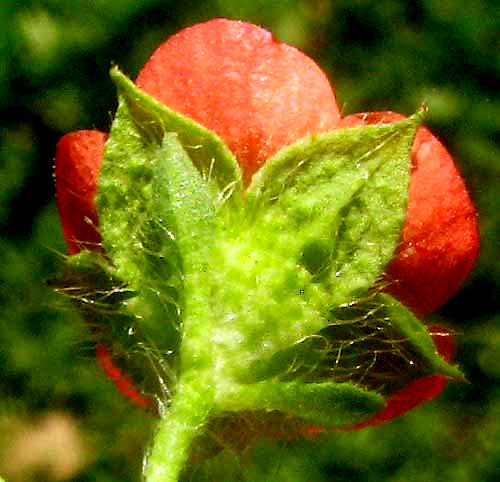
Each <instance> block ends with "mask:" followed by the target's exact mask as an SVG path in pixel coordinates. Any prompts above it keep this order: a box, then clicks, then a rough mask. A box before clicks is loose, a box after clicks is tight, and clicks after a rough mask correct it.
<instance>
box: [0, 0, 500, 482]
mask: <svg viewBox="0 0 500 482" xmlns="http://www.w3.org/2000/svg"><path fill="white" fill-rule="evenodd" d="M217 16H225V17H231V18H238V19H242V20H248V21H251V22H254V23H258V24H261V25H263V26H265V27H267V28H268V29H270V30H272V31H273V32H274V33H275V35H276V37H277V38H278V39H279V40H282V41H286V42H289V43H292V44H294V45H296V46H297V47H299V48H300V49H302V50H303V51H305V52H306V53H308V54H309V55H310V56H311V57H313V58H314V59H315V60H316V61H317V62H318V63H319V64H320V65H321V66H322V68H323V69H324V70H325V71H326V72H327V74H328V76H329V77H330V79H331V80H332V82H333V83H334V85H335V88H336V92H337V97H338V100H339V104H340V105H341V107H342V110H343V112H344V113H345V114H348V113H353V112H358V111H366V110H382V109H384V110H385V109H391V110H395V111H400V112H403V113H411V112H413V111H415V110H416V109H417V108H418V107H419V105H420V104H421V103H422V102H426V103H427V105H428V106H429V111H430V112H429V117H428V121H427V124H428V125H429V126H430V127H431V129H432V130H433V131H434V132H435V133H436V134H437V135H438V136H439V137H440V138H441V139H442V140H443V141H444V143H445V144H446V145H447V146H448V147H449V149H450V150H451V151H452V152H453V154H454V157H455V158H456V161H457V163H458V165H459V166H460V168H461V170H462V172H463V173H464V176H465V177H466V179H467V183H468V185H469V187H470V191H471V195H472V196H473V198H474V200H475V202H476V204H477V206H478V209H479V212H480V222H481V231H482V233H481V234H482V250H481V256H480V259H479V261H478V263H477V266H476V268H475V270H474V272H473V274H472V276H471V277H470V279H469V281H468V282H467V284H466V285H465V286H464V288H463V289H462V290H461V292H460V293H459V294H458V295H457V296H455V297H454V298H453V299H452V300H451V301H450V302H449V303H448V304H447V305H446V306H444V307H443V308H442V309H441V310H440V311H439V313H436V314H435V315H433V317H432V319H430V320H429V321H430V322H439V323H444V324H445V325H446V326H449V327H451V328H452V329H454V330H456V332H457V333H458V337H457V343H458V348H457V360H458V362H459V363H460V364H461V365H462V367H463V369H464V371H465V373H466V374H467V376H468V378H469V380H470V384H452V385H450V386H449V388H448V389H447V390H446V392H445V393H444V394H443V395H442V396H441V397H440V398H439V399H438V400H436V401H434V402H431V403H429V404H427V405H425V406H423V407H421V408H419V409H418V410H416V411H414V412H411V413H409V414H407V415H406V416H404V417H402V418H400V419H397V420H395V421H392V422H390V423H387V424H385V425H382V426H379V427H374V428H369V429H365V430H363V431H360V432H356V433H345V434H342V433H335V434H331V435H327V436H324V437H320V438H317V439H315V440H306V441H300V442H295V443H290V442H279V443H277V442H272V441H263V442H262V443H261V444H259V445H258V446H257V447H256V448H255V449H254V450H253V451H250V452H249V453H247V454H244V456H242V457H240V458H235V457H233V456H232V455H231V454H229V453H222V454H221V455H220V456H219V457H218V458H217V459H216V460H215V462H214V463H212V464H204V465H202V466H201V467H200V468H199V469H198V470H196V471H195V472H194V474H193V475H192V479H193V480H228V481H233V480H235V481H237V480H245V481H246V480H252V481H253V480H255V481H262V480H265V481H267V480H269V481H350V482H354V481H391V482H396V481H408V480H412V481H422V482H424V481H425V482H432V481H454V482H459V481H464V482H465V481H466V482H471V481H498V480H500V383H499V381H500V310H499V305H500V296H498V292H499V285H500V259H499V254H500V250H499V249H498V248H499V243H500V184H499V183H500V143H499V138H500V136H499V134H500V123H499V118H500V97H499V90H500V8H499V5H498V2H496V1H494V0H490V1H486V0H484V1H482V0H476V1H475V2H470V1H466V0H416V1H415V0H414V1H411V0H405V1H399V0H398V1H396V0H379V1H376V2H374V1H366V0H339V1H326V0H304V1H296V0H295V1H292V0H276V1H265V0H239V1H237V2H236V1H229V0H208V1H204V2H196V1H192V0H184V1H182V2H179V1H177V2H174V1H169V0H115V1H114V2H110V1H108V0H106V1H105V0H40V1H35V0H33V1H29V0H25V1H23V2H19V1H10V0H2V2H1V4H0V32H1V33H0V109H1V134H0V135H1V153H0V229H1V233H2V237H1V240H0V305H1V309H0V313H1V314H0V316H1V325H0V434H1V435H0V474H1V475H2V476H4V477H6V479H7V481H9V482H16V481H58V480H72V481H79V482H83V481H99V482H100V481H103V482H105V481H137V480H140V472H141V463H142V453H143V448H144V447H145V446H146V445H147V442H148V440H149V436H150V433H151V429H152V427H153V424H154V420H153V419H152V418H151V417H150V416H149V415H147V414H145V413H143V412H142V411H141V410H140V409H137V408H135V407H133V406H132V405H130V404H129V403H128V402H127V401H126V400H124V399H123V397H122V396H121V395H120V394H119V393H118V392H117V391H116V390H115V388H114V386H113V385H112V383H111V382H109V381H108V380H107V379H106V378H105V377H104V376H103V375H102V373H101V371H100V370H99V368H98V367H97V366H96V364H95V361H94V359H93V347H92V343H91V341H90V336H89V333H88V330H87V328H86V326H85V324H84V322H83V320H82V319H81V318H80V316H79V315H78V314H77V313H76V312H75V311H74V310H72V308H71V306H70V305H69V304H68V303H67V302H66V301H65V300H63V299H61V298H60V297H59V296H57V295H55V294H54V293H53V291H52V289H51V288H50V287H49V285H48V281H49V280H51V279H53V278H54V277H55V276H56V274H57V273H58V272H59V271H60V268H61V265H62V261H63V257H62V254H63V253H65V249H66V248H65V245H64V242H63V238H62V233H61V228H60V226H59V223H58V220H57V215H56V209H55V203H54V184H53V179H52V163H53V156H54V149H55V145H56V142H57V140H58V138H59V137H60V136H61V135H62V134H64V133H66V132H68V131H71V130H74V129H80V128H93V127H95V128H99V129H103V130H107V129H109V126H110V122H111V119H112V113H113V111H114V109H115V105H116V99H115V93H114V88H113V86H112V83H111V81H110V80H109V77H108V71H109V68H110V66H111V64H112V63H114V64H117V65H119V66H120V67H121V68H122V69H123V70H124V71H125V72H126V73H127V74H128V75H130V76H131V77H132V78H134V77H135V76H136V74H137V72H138V70H139V68H140V67H141V66H142V64H143V63H144V62H145V61H146V60H147V58H148V57H149V55H150V54H151V52H152V51H153V50H154V49H155V47H156V46H158V44H159V43H161V42H162V41H163V40H164V39H165V38H167V37H168V36H169V35H171V34H172V33H174V32H175V31H177V30H179V29H180V28H182V27H184V26H187V25H190V24H193V23H196V22H198V21H202V20H206V19H209V18H212V17H217Z"/></svg>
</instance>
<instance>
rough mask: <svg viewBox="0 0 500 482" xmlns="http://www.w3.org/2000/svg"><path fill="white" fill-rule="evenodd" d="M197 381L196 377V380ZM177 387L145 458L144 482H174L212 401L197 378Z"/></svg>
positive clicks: (209, 409) (205, 387) (206, 417)
mask: <svg viewBox="0 0 500 482" xmlns="http://www.w3.org/2000/svg"><path fill="white" fill-rule="evenodd" d="M196 378H197V377H196ZM194 381H195V380H194V379H193V380H191V382H190V383H187V384H186V383H180V384H179V386H178V391H177V393H176V394H175V396H174V398H173V400H172V405H171V407H170V409H169V410H168V412H167V413H166V414H165V415H164V417H163V418H162V419H161V421H160V423H159V426H158V429H157V432H156V434H155V436H154V438H153V446H152V450H151V452H150V454H149V456H148V458H147V464H146V469H145V473H144V475H145V482H177V481H178V480H179V476H180V474H181V472H182V469H183V467H184V466H185V465H186V462H187V461H188V458H189V452H190V447H191V444H192V441H193V439H194V438H195V437H196V435H198V434H199V433H200V429H201V428H202V427H203V425H204V424H205V423H206V421H207V419H208V417H209V415H210V412H211V409H212V406H211V405H212V403H211V401H212V397H207V390H209V391H210V387H207V386H206V384H204V383H202V382H201V380H199V378H198V379H197V380H196V382H197V383H196V384H195V383H193V382H194Z"/></svg>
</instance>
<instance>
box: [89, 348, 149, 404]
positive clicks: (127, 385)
mask: <svg viewBox="0 0 500 482" xmlns="http://www.w3.org/2000/svg"><path fill="white" fill-rule="evenodd" d="M96 356H97V360H98V362H99V365H100V366H101V368H102V369H103V370H104V372H105V373H106V375H107V376H108V377H109V378H110V379H111V380H112V381H113V383H114V384H115V386H116V388H118V390H120V392H121V393H122V394H123V395H125V396H126V397H128V398H129V399H130V400H131V401H132V402H133V403H134V404H135V405H137V406H139V407H141V408H148V407H150V406H151V400H150V399H149V398H146V397H145V396H144V395H142V393H140V392H139V391H138V390H137V389H136V388H135V387H134V383H133V382H132V380H131V379H130V378H128V377H127V376H126V375H124V374H123V372H122V371H121V370H120V369H119V368H118V367H117V366H116V365H115V364H114V363H113V359H112V356H111V353H110V352H109V350H108V349H107V348H106V347H105V346H104V345H97V347H96Z"/></svg>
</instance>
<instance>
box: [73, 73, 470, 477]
mask: <svg viewBox="0 0 500 482" xmlns="http://www.w3.org/2000/svg"><path fill="white" fill-rule="evenodd" d="M112 78H113V80H114V81H115V83H116V85H117V88H118V95H119V107H118V111H117V113H116V117H115V120H114V122H113V126H112V129H111V133H110V137H109V140H108V142H107V144H106V153H105V158H104V161H103V165H102V171H101V175H100V179H99V190H98V191H99V196H98V210H99V222H100V230H101V235H102V238H103V244H104V250H105V253H106V258H104V257H103V256H101V255H99V254H90V253H85V252H84V253H81V254H80V255H77V256H74V257H72V258H71V259H70V267H69V268H70V271H71V272H72V273H74V276H79V277H80V279H84V280H86V281H85V282H86V283H87V284H91V283H92V280H98V281H99V283H102V289H100V290H94V293H103V296H102V299H101V298H99V299H100V301H102V303H103V306H104V308H103V309H102V310H101V309H100V308H99V306H97V307H96V305H95V303H94V304H93V305H92V306H93V307H95V310H94V311H95V319H96V323H98V324H99V331H100V332H101V333H102V334H103V336H104V337H105V338H106V340H108V342H109V343H111V344H113V345H115V344H118V345H119V347H122V348H123V350H124V351H125V352H126V356H125V358H127V359H128V362H129V363H130V364H131V365H133V366H134V367H135V368H134V370H135V372H140V371H141V367H142V368H143V373H142V374H141V373H139V376H140V377H142V379H144V380H150V379H159V380H160V382H159V383H154V382H148V383H144V387H145V388H144V390H145V392H146V393H147V394H148V395H149V396H150V397H155V398H157V399H158V400H159V401H160V402H161V403H162V404H163V405H165V406H166V407H167V410H166V411H165V412H164V413H163V414H162V416H163V421H162V422H161V426H160V429H159V431H158V433H157V436H156V437H155V442H154V447H153V450H152V452H151V455H150V457H149V459H148V468H147V469H146V480H148V481H167V480H176V478H177V476H178V474H179V472H180V470H181V469H182V466H183V464H184V463H185V462H186V460H187V457H188V456H189V453H190V450H191V449H190V446H191V444H192V441H193V440H196V438H197V437H199V436H200V435H201V433H202V432H203V426H204V425H206V424H208V423H209V422H210V420H216V419H217V418H218V417H227V416H228V414H231V413H234V414H235V416H237V415H238V413H240V412H243V411H251V412H252V413H257V414H258V413H262V414H269V413H271V412H272V413H274V412H279V413H280V414H282V415H283V416H284V417H288V418H290V419H296V420H299V421H300V422H301V423H303V424H316V425H322V426H324V427H342V426H345V425H350V424H353V423H356V422H359V421H362V420H364V419H366V418H368V417H369V416H371V415H373V414H374V413H376V412H377V411H379V410H380V409H381V408H383V406H384V398H383V396H382V395H384V394H387V393H391V392H392V391H394V390H395V389H397V388H400V387H401V386H403V385H405V384H407V383H408V382H409V381H411V380H413V379H415V378H418V377H420V376H423V375H427V374H431V373H441V374H443V375H446V376H449V377H460V376H461V374H460V371H459V370H458V369H457V368H455V367H453V366H451V365H449V364H448V363H446V362H445V361H444V360H443V359H442V358H441V357H439V355H438V354H437V351H436V349H435V347H434V344H433V342H432V340H431V338H430V336H429V335H428V333H427V331H426V329H425V327H424V326H423V325H422V324H421V323H420V322H419V321H418V320H417V319H416V318H415V317H414V316H413V315H412V314H411V313H410V312H409V311H408V310H407V309H406V308H404V307H403V306H402V305H401V304H400V303H398V302H397V301H396V300H394V299H393V298H391V297H390V296H388V295H384V294H381V293H380V288H379V287H378V282H379V281H380V280H381V278H382V275H383V272H384V269H385V267H386V266H387V264H388V263H389V261H390V260H391V258H392V256H393V253H394V250H395V248H396V245H397V242H398V239H399V236H400V232H401V229H402V226H403V222H404V218H405V213H406V206H407V201H408V183H409V176H410V149H411V145H412V142H413V139H414V136H415V132H416V129H417V127H418V125H419V123H420V121H421V117H422V114H421V113H418V114H416V115H414V116H412V117H410V118H409V119H408V120H405V121H401V122H396V123H393V124H387V125H377V126H368V127H361V128H353V129H345V130H339V131H334V132H329V133H326V134H321V135H313V136H309V137H307V138H304V139H302V140H301V141H299V142H297V143H296V144H294V145H291V146H288V147H285V148H284V149H282V150H281V151H280V152H278V153H277V154H276V155H275V156H274V157H273V158H272V159H269V160H268V162H267V163H266V164H265V165H264V167H263V168H262V169H261V170H260V171H259V172H258V173H257V174H256V175H255V176H254V178H253V179H252V182H251V184H250V186H249V187H248V188H247V189H246V190H244V189H243V186H242V181H241V178H242V176H241V171H240V168H239V166H238V163H237V161H236V159H235V158H234V156H233V155H232V154H231V152H230V151H229V149H228V148H227V147H226V146H225V144H224V143H223V142H222V141H221V140H220V139H219V138H218V137H217V136H216V135H215V134H214V133H212V132H211V131H209V130H207V129H206V128H204V127H202V126H200V125H198V124H196V123H195V122H194V121H192V120H190V119H187V118H185V117H183V116H181V115H180V114H178V113H176V112H174V111H172V110H170V109H169V108H167V107H166V106H164V105H162V104H160V103H158V102H156V101H155V100H154V99H152V98H151V97H149V96H148V95H146V94H145V93H144V92H141V91H140V90H139V89H137V88H136V87H135V86H134V84H133V83H132V82H131V81H129V80H128V79H127V78H126V77H124V76H123V75H122V74H121V73H120V72H119V71H118V70H117V69H113V70H112ZM111 293H114V294H115V295H116V296H111V295H110V294H111ZM99 313H101V314H102V316H100V317H99ZM99 319H100V320H101V321H98V320H99ZM394 366H397V370H396V371H395V372H391V367H394ZM158 387H160V388H158ZM167 458H168V460H167ZM163 466H168V467H167V468H165V467H163ZM162 467H163V468H162Z"/></svg>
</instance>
